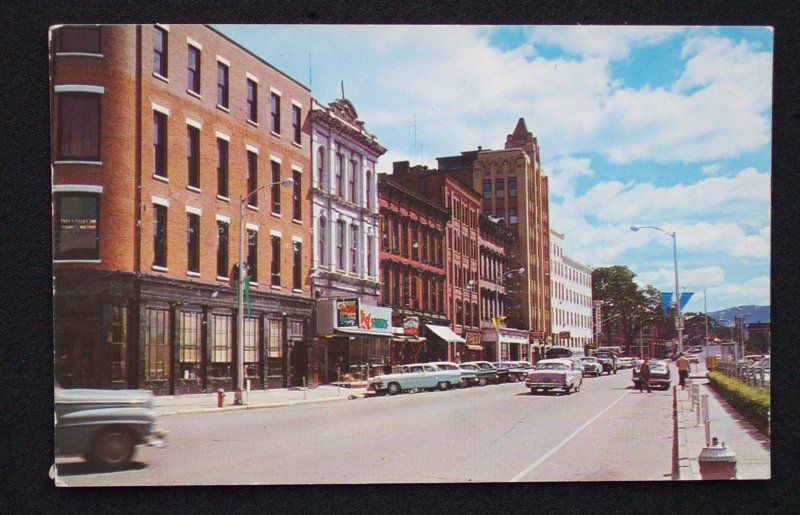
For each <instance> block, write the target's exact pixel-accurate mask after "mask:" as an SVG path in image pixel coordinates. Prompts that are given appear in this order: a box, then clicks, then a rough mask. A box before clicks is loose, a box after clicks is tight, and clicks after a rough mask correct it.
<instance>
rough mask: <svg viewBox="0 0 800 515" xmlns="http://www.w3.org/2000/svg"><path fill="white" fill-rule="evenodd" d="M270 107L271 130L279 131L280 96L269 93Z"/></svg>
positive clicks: (276, 132) (277, 132)
mask: <svg viewBox="0 0 800 515" xmlns="http://www.w3.org/2000/svg"><path fill="white" fill-rule="evenodd" d="M270 109H271V116H272V132H274V133H275V134H280V133H281V97H280V96H279V95H277V94H275V93H272V94H271V95H270Z"/></svg>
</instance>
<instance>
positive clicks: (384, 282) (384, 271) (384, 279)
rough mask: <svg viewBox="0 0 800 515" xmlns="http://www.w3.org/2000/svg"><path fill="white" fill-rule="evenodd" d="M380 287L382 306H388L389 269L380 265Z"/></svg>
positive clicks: (385, 265) (384, 265)
mask: <svg viewBox="0 0 800 515" xmlns="http://www.w3.org/2000/svg"><path fill="white" fill-rule="evenodd" d="M381 287H382V290H381V291H382V293H381V297H382V299H381V300H382V301H383V303H384V304H389V302H390V300H389V267H388V265H387V264H382V265H381Z"/></svg>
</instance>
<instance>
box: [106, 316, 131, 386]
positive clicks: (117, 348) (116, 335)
mask: <svg viewBox="0 0 800 515" xmlns="http://www.w3.org/2000/svg"><path fill="white" fill-rule="evenodd" d="M106 310H107V311H106V316H107V317H108V318H107V319H108V333H107V336H106V343H108V345H109V346H110V347H111V381H112V382H115V381H121V382H125V381H126V380H127V372H128V370H127V362H128V359H127V352H128V351H127V342H128V309H127V308H125V307H121V306H107V307H106Z"/></svg>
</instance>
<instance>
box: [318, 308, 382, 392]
mask: <svg viewBox="0 0 800 515" xmlns="http://www.w3.org/2000/svg"><path fill="white" fill-rule="evenodd" d="M391 320H392V310H391V308H385V307H380V306H371V305H368V304H364V303H362V302H361V301H359V300H358V299H325V300H320V301H318V302H317V313H316V331H317V337H316V339H315V342H314V349H313V352H312V353H311V354H312V355H311V361H312V364H311V367H310V368H311V370H312V371H313V374H312V377H311V381H312V382H313V383H314V384H319V383H335V382H342V383H348V382H353V381H366V380H368V378H369V377H372V376H374V375H376V374H380V373H384V372H387V371H389V370H390V369H391V340H392V337H393V334H394V332H393V328H392V323H391Z"/></svg>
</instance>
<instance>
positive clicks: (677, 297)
mask: <svg viewBox="0 0 800 515" xmlns="http://www.w3.org/2000/svg"><path fill="white" fill-rule="evenodd" d="M639 229H654V230H656V231H661V232H663V233H664V234H666V235H667V236H669V237H670V238H672V259H673V266H674V267H675V328H676V329H677V330H678V352H679V353H682V352H683V319H682V317H681V293H680V292H681V290H680V287H679V285H678V237H677V236H676V235H675V232H674V231H673V232H667V231H665V230H664V229H662V228H661V227H653V226H652V225H639V226H636V225H634V226H632V227H631V231H633V232H637V231H638V230H639Z"/></svg>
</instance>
